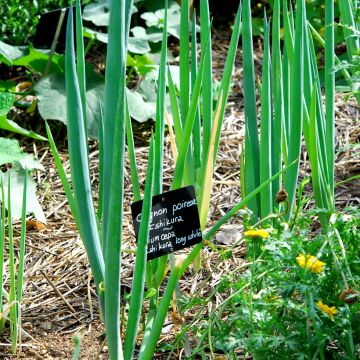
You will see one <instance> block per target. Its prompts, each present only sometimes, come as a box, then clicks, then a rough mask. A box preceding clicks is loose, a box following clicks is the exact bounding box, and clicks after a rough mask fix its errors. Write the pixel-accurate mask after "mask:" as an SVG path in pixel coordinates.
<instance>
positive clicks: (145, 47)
mask: <svg viewBox="0 0 360 360" xmlns="http://www.w3.org/2000/svg"><path fill="white" fill-rule="evenodd" d="M84 35H85V36H86V37H88V38H90V39H96V40H99V41H101V42H103V43H105V44H107V42H108V38H109V36H108V34H106V33H102V32H99V31H95V30H92V29H85V31H84ZM128 50H129V51H130V52H131V53H134V54H147V53H149V52H150V51H151V48H150V45H149V42H148V41H147V40H146V39H144V38H137V37H129V42H128Z"/></svg>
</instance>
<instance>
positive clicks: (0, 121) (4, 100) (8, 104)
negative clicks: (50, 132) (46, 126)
mask: <svg viewBox="0 0 360 360" xmlns="http://www.w3.org/2000/svg"><path fill="white" fill-rule="evenodd" d="M14 101H15V95H14V94H11V93H3V92H0V129H3V130H8V131H12V132H16V133H18V134H21V135H24V136H29V137H32V138H34V139H37V140H46V138H44V137H43V136H41V135H38V134H36V133H34V132H33V131H30V130H26V129H24V128H22V127H21V126H19V125H18V124H17V123H16V122H14V121H12V120H9V119H8V118H7V117H6V115H7V113H8V112H9V111H10V110H11V108H12V106H13V103H14Z"/></svg>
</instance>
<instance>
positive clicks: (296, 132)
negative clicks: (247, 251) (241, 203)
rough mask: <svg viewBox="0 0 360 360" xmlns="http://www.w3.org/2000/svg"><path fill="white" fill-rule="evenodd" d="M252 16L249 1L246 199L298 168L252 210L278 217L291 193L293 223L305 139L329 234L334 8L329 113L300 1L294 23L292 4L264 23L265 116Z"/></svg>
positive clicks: (329, 8)
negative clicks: (283, 196) (282, 195)
mask: <svg viewBox="0 0 360 360" xmlns="http://www.w3.org/2000/svg"><path fill="white" fill-rule="evenodd" d="M250 9H251V7H250V0H245V2H244V5H243V12H242V20H243V32H242V40H243V63H244V100H245V101H244V103H245V122H246V132H245V147H244V152H245V154H244V156H243V160H242V168H243V169H244V174H242V176H241V181H242V184H241V188H242V189H243V190H244V191H245V194H243V195H246V194H247V193H250V192H251V191H252V190H253V189H254V188H256V187H258V186H259V184H260V183H263V182H264V181H265V180H266V179H268V178H270V177H271V175H272V174H275V173H277V172H278V171H280V170H281V169H282V168H283V167H284V166H286V165H287V164H289V163H291V162H293V161H296V166H293V167H291V168H290V169H289V170H288V171H286V172H285V173H284V174H283V176H282V177H279V178H278V179H277V180H275V181H274V182H272V183H269V185H268V186H267V187H266V188H264V189H263V190H262V191H261V192H260V193H259V195H258V196H257V197H256V198H255V199H254V200H253V201H252V202H250V203H249V208H250V210H252V212H253V214H254V218H255V219H256V218H264V217H266V216H267V215H269V214H270V213H271V212H273V211H274V208H275V199H276V194H277V192H278V191H279V190H280V189H281V188H285V190H286V191H287V193H288V200H289V209H288V210H289V211H288V213H287V218H288V219H289V218H290V217H291V215H292V214H293V210H294V207H295V197H296V188H297V183H298V172H299V160H300V153H301V146H302V137H303V136H304V140H305V144H306V148H307V151H308V155H309V161H310V166H311V172H312V184H313V189H314V197H315V202H316V205H317V207H319V208H320V209H323V210H324V211H323V213H322V215H321V216H320V218H321V222H322V224H323V226H324V227H326V223H327V219H328V218H329V216H328V215H329V212H331V211H333V210H334V94H335V77H334V64H335V55H334V4H333V2H332V1H326V2H325V10H326V18H325V23H326V24H325V26H326V30H325V42H324V47H325V96H326V102H325V106H323V101H322V88H321V84H320V77H319V70H318V65H317V61H316V54H315V49H314V40H313V35H312V29H311V28H310V25H309V24H308V23H307V18H306V8H305V1H304V0H297V1H296V16H295V15H294V12H293V10H292V7H291V3H290V4H288V2H287V1H286V0H283V1H282V2H281V1H280V0H274V7H273V14H272V18H271V21H270V20H268V19H266V18H265V19H264V57H263V66H262V77H261V84H260V85H259V89H258V90H259V94H260V99H261V108H260V114H258V111H257V110H258V109H257V106H256V96H255V94H256V87H255V75H254V63H253V59H254V56H253V48H252V33H251V31H252V29H251V11H250ZM281 13H283V21H282V26H283V29H282V30H283V33H282V39H281V31H280V30H281V27H280V26H281V25H280V23H281ZM270 34H271V49H270ZM258 118H259V119H258ZM258 127H260V135H259V133H258Z"/></svg>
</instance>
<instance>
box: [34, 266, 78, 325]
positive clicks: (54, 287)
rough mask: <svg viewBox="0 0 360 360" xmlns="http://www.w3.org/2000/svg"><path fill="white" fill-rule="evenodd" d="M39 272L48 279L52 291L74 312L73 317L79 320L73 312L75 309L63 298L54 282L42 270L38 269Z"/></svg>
mask: <svg viewBox="0 0 360 360" xmlns="http://www.w3.org/2000/svg"><path fill="white" fill-rule="evenodd" d="M40 272H41V274H42V275H43V276H44V277H45V279H46V280H47V281H48V283H49V284H50V286H51V287H52V288H53V289H54V291H55V292H56V294H57V295H58V296H59V297H60V298H61V299H62V300H63V301H64V303H65V304H66V306H67V307H68V308H69V310H70V311H71V312H72V313H73V314H74V317H75V318H76V319H77V320H79V319H78V318H77V317H76V316H75V314H76V311H75V309H74V308H73V307H72V306H71V304H70V303H69V302H68V301H67V300H66V299H65V297H64V296H63V294H62V293H61V292H60V291H59V290H58V289H57V287H56V286H55V284H54V283H53V282H52V281H51V280H50V279H49V278H48V276H47V275H46V274H45V273H44V272H43V271H42V270H40Z"/></svg>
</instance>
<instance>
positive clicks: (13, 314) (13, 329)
mask: <svg viewBox="0 0 360 360" xmlns="http://www.w3.org/2000/svg"><path fill="white" fill-rule="evenodd" d="M7 186H8V187H7V196H8V198H7V200H8V204H7V206H8V207H7V210H8V213H7V216H8V239H9V278H10V279H9V280H10V292H9V295H10V298H9V303H10V304H14V305H15V304H16V278H15V274H16V266H15V249H14V236H13V222H12V213H11V181H10V173H8V179H7ZM1 265H3V264H1ZM16 308H17V306H16V305H15V306H11V308H10V337H11V351H12V353H13V354H16V348H17V333H18V321H17V309H16Z"/></svg>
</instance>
